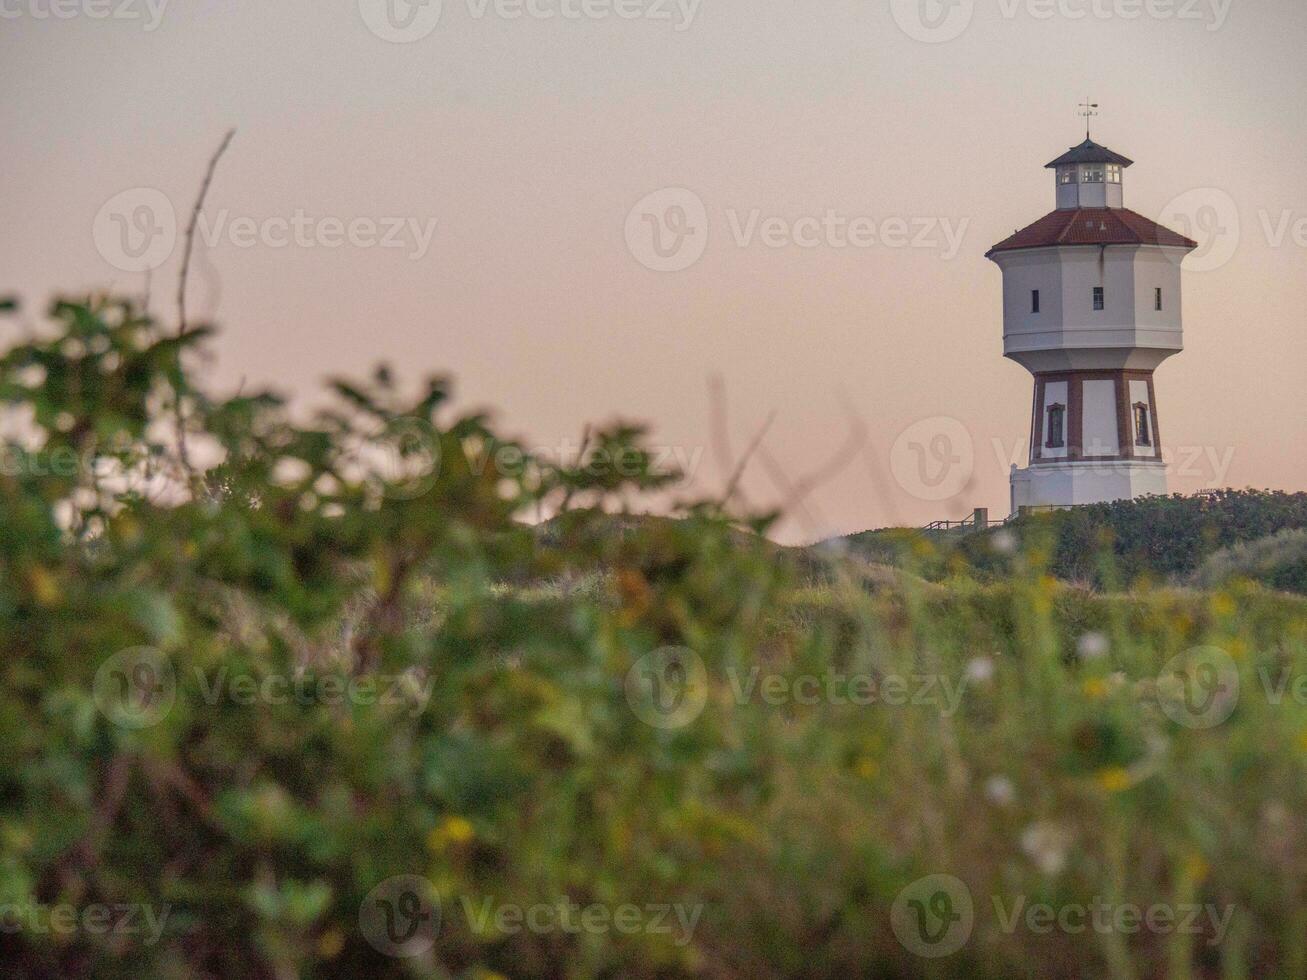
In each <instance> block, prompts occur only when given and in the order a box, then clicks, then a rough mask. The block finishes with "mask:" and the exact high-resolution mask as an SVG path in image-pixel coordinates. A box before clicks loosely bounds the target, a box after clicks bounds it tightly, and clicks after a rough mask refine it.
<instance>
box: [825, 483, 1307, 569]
mask: <svg viewBox="0 0 1307 980" xmlns="http://www.w3.org/2000/svg"><path fill="white" fill-rule="evenodd" d="M1298 529H1307V493H1284V492H1281V491H1266V490H1218V491H1213V492H1210V493H1206V494H1203V495H1200V496H1194V497H1184V496H1180V495H1178V494H1177V495H1173V496H1170V497H1143V498H1139V499H1136V500H1121V501H1117V502H1115V503H1109V504H1091V505H1087V506H1083V507H1075V508H1072V509H1069V510H1057V511H1041V512H1036V513H1033V514H1030V515H1027V516H1023V517H1020V518H1018V519H1016V520H1014V521H1012V522H1011V523H1010V524H1008V525H1006V526H1005V527H1002V528H996V529H991V530H989V531H986V532H967V531H966V530H965V529H964V530H963V531H961V532H959V531H953V532H950V533H947V534H943V535H937V536H935V537H934V538H933V541H934V544H935V545H936V548H935V554H934V557H933V560H932V561H930V562H928V563H922V562H920V561H919V560H918V561H917V562H916V564H917V567H918V568H919V569H920V570H922V571H924V572H925V573H926V574H927V575H929V576H931V577H932V578H936V579H938V578H943V577H947V576H948V575H951V574H957V573H960V572H965V573H967V574H972V575H979V576H982V577H988V578H992V579H1001V578H1003V577H1005V576H1007V575H1008V574H1010V572H1011V570H1012V562H1011V560H1010V554H1011V551H1010V549H1007V548H1005V547H1003V546H1002V542H1003V541H1005V540H1008V539H1012V538H1018V539H1019V538H1024V537H1027V536H1029V535H1032V534H1034V535H1037V536H1039V537H1040V538H1041V540H1045V541H1047V542H1048V543H1049V548H1050V553H1049V559H1048V570H1049V571H1050V572H1051V573H1052V574H1053V575H1055V576H1057V577H1058V578H1059V579H1061V580H1063V581H1066V582H1073V583H1078V584H1083V585H1088V586H1091V587H1093V588H1096V589H1113V588H1119V587H1124V586H1129V585H1133V584H1136V583H1140V582H1144V581H1151V582H1153V583H1158V582H1181V581H1185V580H1187V579H1188V578H1189V577H1190V576H1192V575H1193V574H1194V573H1195V572H1196V571H1197V570H1198V568H1199V566H1200V565H1202V564H1203V562H1204V561H1206V560H1207V559H1209V558H1210V557H1211V556H1213V555H1215V554H1216V553H1217V552H1218V551H1221V550H1223V549H1228V548H1232V547H1235V546H1237V545H1241V544H1246V543H1249V542H1253V541H1257V540H1260V539H1262V538H1266V537H1270V536H1271V535H1275V534H1278V533H1279V532H1281V531H1286V530H1298ZM920 537H921V536H920V535H919V534H918V533H916V532H913V531H904V530H896V529H889V530H883V531H867V532H864V533H863V534H858V535H853V536H851V537H850V538H848V539H846V540H847V542H848V545H849V547H850V548H851V549H852V550H853V551H854V552H855V553H856V554H859V555H862V556H864V557H866V558H868V559H870V560H875V561H883V562H890V563H895V564H905V563H912V562H913V561H914V553H915V552H916V550H917V549H918V547H919V541H920ZM996 541H997V542H998V543H999V546H997V547H996V546H995V542H996Z"/></svg>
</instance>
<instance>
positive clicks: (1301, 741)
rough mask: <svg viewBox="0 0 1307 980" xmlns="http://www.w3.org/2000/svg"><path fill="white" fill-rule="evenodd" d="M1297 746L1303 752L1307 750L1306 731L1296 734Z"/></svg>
mask: <svg viewBox="0 0 1307 980" xmlns="http://www.w3.org/2000/svg"><path fill="white" fill-rule="evenodd" d="M1298 748H1300V749H1302V750H1303V751H1304V752H1307V732H1303V733H1302V734H1301V735H1299V736H1298Z"/></svg>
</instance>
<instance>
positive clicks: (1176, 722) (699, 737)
mask: <svg viewBox="0 0 1307 980" xmlns="http://www.w3.org/2000/svg"><path fill="white" fill-rule="evenodd" d="M51 320H52V323H51V329H48V330H46V331H45V332H44V333H43V334H41V335H40V336H37V337H33V338H30V339H28V340H25V341H23V342H21V343H19V344H17V345H16V346H14V347H13V348H12V349H10V350H9V351H8V352H6V353H4V354H3V356H0V399H3V401H4V402H5V403H6V405H7V406H8V407H9V409H10V415H11V416H12V417H13V418H14V419H16V420H17V430H18V431H16V432H14V433H12V434H11V435H10V436H9V438H8V439H7V440H6V442H5V443H4V449H5V458H6V462H7V464H8V465H6V466H5V467H3V469H2V470H0V616H3V623H4V627H5V630H4V656H3V658H2V659H0V975H3V976H6V977H18V978H27V977H32V978H47V977H49V978H55V977H59V978H63V977H74V978H80V977H94V978H110V980H113V978H139V977H163V978H173V977H175V978H179V980H180V978H197V980H198V978H201V977H204V978H216V977H223V978H225V977H232V978H235V977H256V978H285V977H325V978H335V977H339V978H355V977H360V976H365V977H373V978H377V980H382V978H400V977H413V976H423V977H460V978H469V980H474V978H475V980H489V978H493V977H496V976H505V977H541V978H554V977H575V978H590V977H594V978H607V977H619V976H621V977H636V978H641V977H644V978H663V977H707V978H730V977H739V976H749V977H814V978H817V977H832V976H884V977H907V976H918V975H938V976H949V975H967V976H977V977H994V978H998V977H1011V976H1044V977H1075V976H1112V977H1121V978H1124V977H1139V978H1143V977H1162V976H1166V977H1170V978H1177V980H1178V978H1198V977H1207V976H1217V975H1225V976H1268V975H1285V976H1297V975H1302V973H1303V966H1304V963H1307V929H1305V928H1304V924H1305V922H1307V919H1305V917H1304V912H1303V910H1304V908H1307V903H1305V902H1304V895H1303V882H1304V881H1307V835H1304V834H1302V833H1301V832H1300V828H1299V826H1298V822H1297V816H1296V815H1298V814H1301V813H1302V812H1304V811H1305V810H1307V778H1304V777H1305V776H1307V771H1305V770H1307V703H1305V702H1304V701H1303V700H1299V699H1298V698H1297V697H1296V696H1295V693H1294V692H1297V691H1298V686H1296V685H1294V681H1295V680H1298V679H1302V678H1307V615H1305V614H1304V606H1305V604H1304V603H1303V602H1302V601H1300V600H1297V599H1295V598H1293V597H1289V596H1283V595H1279V594H1275V593H1270V592H1266V591H1263V590H1260V589H1257V588H1254V587H1247V586H1243V585H1238V584H1235V585H1232V586H1231V587H1230V589H1229V590H1228V591H1222V592H1218V593H1213V594H1211V595H1206V594H1198V593H1192V592H1175V593H1172V592H1166V591H1149V590H1142V591H1138V592H1135V593H1130V594H1118V595H1112V596H1103V595H1100V594H1095V593H1093V592H1090V591H1087V590H1083V589H1072V588H1068V587H1066V586H1064V585H1061V584H1059V583H1058V582H1056V581H1055V580H1054V579H1053V578H1052V577H1051V576H1050V574H1049V561H1050V560H1052V558H1051V556H1052V555H1053V554H1054V551H1053V550H1052V549H1051V548H1050V547H1048V546H1047V542H1045V543H1043V544H1041V543H1040V542H1039V541H1038V540H1037V535H1036V536H1032V537H1030V538H1029V540H1028V541H1027V542H1026V544H1027V546H1026V547H1024V548H1020V549H1007V550H1003V551H996V552H995V555H997V556H998V557H1000V558H1001V559H1002V561H1003V562H1005V563H1006V564H1005V574H1004V575H1003V576H1002V578H1001V580H996V581H994V582H990V583H979V582H977V581H974V580H971V579H969V578H967V577H965V576H962V575H957V574H953V575H952V576H951V577H950V578H949V581H948V582H947V583H946V584H945V585H936V584H931V583H927V582H926V581H924V580H923V579H922V578H920V577H918V576H915V575H912V574H905V573H902V572H892V571H889V570H886V569H883V568H874V567H872V568H869V567H868V566H866V565H865V564H863V563H861V562H859V561H848V560H845V559H844V558H841V557H839V556H838V555H836V554H835V553H834V552H831V551H827V550H816V551H813V552H811V553H808V554H805V555H799V556H795V555H787V554H786V553H785V552H784V551H782V550H781V549H778V548H776V547H775V546H773V545H771V544H769V543H767V542H766V541H765V540H764V539H763V538H762V537H761V536H760V534H759V532H760V531H764V530H765V529H766V527H767V521H766V520H765V519H758V520H755V521H744V522H742V521H739V520H732V519H729V518H728V517H727V516H726V515H725V514H723V513H722V511H721V508H720V507H718V506H716V505H715V504H713V503H712V502H705V503H697V504H691V505H687V506H685V507H683V508H681V509H680V510H679V511H677V513H676V514H675V515H673V517H671V518H659V519H641V518H639V517H637V516H635V515H632V514H631V513H629V512H628V511H627V510H626V503H627V502H628V501H633V500H638V499H639V497H640V494H641V493H643V492H644V491H647V490H651V489H657V488H660V487H664V486H666V484H667V483H668V481H669V480H671V479H672V474H667V473H662V472H658V471H657V470H656V469H655V468H654V467H653V464H652V457H651V456H650V455H649V454H648V453H647V452H645V451H644V449H643V448H642V445H643V438H642V434H641V432H640V430H639V429H638V428H634V427H631V426H625V425H620V424H619V425H615V426H613V427H611V428H608V429H605V430H602V431H600V432H598V433H597V434H596V435H595V437H594V438H593V440H590V441H588V442H587V446H586V449H585V451H584V452H583V453H582V454H581V455H580V457H579V458H578V459H577V460H576V461H575V462H574V463H573V464H569V465H565V466H558V465H552V464H549V463H547V462H545V461H541V460H536V459H532V458H530V457H529V455H527V454H524V453H522V452H521V450H520V447H518V446H517V445H516V444H514V443H513V442H512V441H511V440H505V439H503V438H502V437H501V436H500V435H498V434H497V433H496V432H495V431H494V429H493V428H492V426H491V423H490V421H489V420H488V419H486V418H483V417H481V416H475V415H458V414H457V413H454V412H452V410H451V408H450V406H449V404H448V386H447V384H446V383H445V382H444V381H442V380H440V379H435V380H432V381H430V382H429V383H427V384H426V385H425V386H424V387H423V388H422V390H421V391H419V392H418V393H417V394H416V396H415V397H411V398H407V399H406V398H404V397H402V396H401V394H400V392H399V386H398V385H397V384H396V382H395V379H394V378H392V377H391V375H390V374H389V372H387V371H384V370H382V371H378V372H377V373H376V374H375V375H374V376H373V377H372V378H371V379H370V380H369V381H368V382H367V383H350V382H337V383H335V384H334V385H333V392H334V394H335V403H334V405H333V407H331V408H330V409H328V410H326V411H324V412H323V413H322V414H321V415H320V416H319V417H317V418H315V419H313V420H312V421H311V422H309V423H302V422H297V421H296V420H295V419H294V418H293V417H292V416H291V414H290V413H288V412H287V410H286V408H285V406H284V405H283V404H282V402H281V401H280V399H278V398H277V397H276V396H274V395H272V394H268V393H255V394H242V395H239V396H236V397H233V398H214V397H212V396H210V395H207V394H206V393H204V392H203V391H202V390H200V389H199V388H198V387H197V386H196V385H195V384H194V383H193V380H192V378H191V377H190V375H189V372H188V371H187V370H185V364H184V363H183V359H184V357H185V356H186V355H187V353H188V352H190V351H193V350H195V349H196V348H197V346H198V345H199V344H200V343H201V342H202V341H203V339H204V337H205V336H206V334H205V333H204V332H200V331H197V332H194V333H191V334H188V335H187V336H185V337H181V338H178V337H175V336H170V335H167V334H165V333H163V332H162V331H161V330H160V329H159V328H158V326H157V325H156V324H153V323H151V322H150V321H149V320H147V319H146V318H144V317H142V316H141V315H140V314H139V313H138V311H136V310H135V309H134V308H133V307H132V306H131V305H130V304H125V303H114V302H105V301H96V302H91V303H59V304H57V305H56V306H55V307H54V308H53V310H52V316H51ZM179 424H180V426H181V427H182V428H181V431H182V433H183V434H184V438H179V432H178V426H179ZM500 450H503V452H502V453H501V452H500ZM614 458H621V459H622V460H623V465H622V466H621V467H617V468H615V467H613V466H612V465H611V463H612V460H613V459H614ZM560 509H561V510H562V513H561V514H559V516H557V517H555V518H554V519H553V520H551V521H550V522H549V523H548V526H547V527H544V528H536V527H532V526H530V525H529V524H528V523H527V521H528V519H530V518H532V517H534V516H535V515H537V514H539V513H541V512H542V511H543V512H545V513H552V512H554V511H557V510H560ZM1259 520H1260V518H1259ZM1036 530H1038V529H1036ZM911 551H912V555H913V556H914V557H911V558H909V559H905V560H908V561H915V562H917V563H919V564H920V565H921V566H933V565H934V564H935V563H943V564H944V565H946V566H949V567H950V568H953V569H954V571H956V566H955V563H954V560H953V556H941V554H939V553H937V552H936V551H935V550H934V548H933V546H931V545H929V544H928V543H925V544H914V545H913V546H912V549H911ZM1009 552H1010V553H1009ZM1044 556H1048V557H1044ZM1200 646H1201V647H1203V648H1220V651H1218V654H1219V655H1205V656H1214V657H1215V658H1216V659H1215V660H1214V661H1211V662H1206V661H1205V662H1203V663H1200V664H1197V665H1193V670H1192V671H1191V670H1190V659H1191V658H1192V657H1193V656H1194V654H1193V650H1194V648H1196V647H1200ZM1176 658H1179V659H1178V660H1177V659H1176ZM1222 658H1223V659H1222ZM1177 664H1179V666H1176V665H1177ZM1168 665H1170V666H1168ZM1199 668H1203V669H1205V670H1215V672H1216V673H1215V676H1216V678H1217V679H1218V680H1220V681H1221V686H1220V687H1219V689H1213V690H1211V691H1208V693H1213V691H1215V692H1216V693H1219V694H1220V697H1219V698H1216V699H1215V700H1213V701H1212V702H1211V703H1212V704H1213V705H1215V706H1216V707H1218V708H1222V709H1224V708H1229V709H1230V713H1229V717H1228V719H1227V718H1224V717H1223V718H1220V719H1218V720H1217V721H1216V722H1213V723H1211V724H1206V723H1204V724H1194V723H1193V721H1194V716H1192V715H1186V714H1184V713H1183V712H1182V709H1184V710H1191V706H1190V705H1189V702H1188V700H1187V698H1188V696H1189V695H1190V694H1191V693H1192V692H1191V689H1190V685H1189V681H1188V678H1189V675H1190V673H1193V674H1194V675H1195V676H1198V677H1200V678H1201V677H1203V676H1205V675H1204V673H1203V670H1200V669H1199ZM1217 668H1220V669H1219V670H1218V669H1217ZM1263 677H1269V678H1272V679H1274V680H1276V682H1277V684H1278V682H1279V681H1280V680H1284V681H1285V684H1286V685H1289V686H1287V687H1278V686H1277V687H1275V688H1274V690H1286V691H1288V692H1290V693H1289V694H1288V695H1286V696H1285V697H1283V698H1271V697H1269V696H1266V694H1265V692H1264V690H1263V688H1262V686H1261V679H1262V678H1263ZM1177 684H1178V685H1179V688H1178V691H1177ZM851 685H857V686H851ZM1236 690H1241V691H1242V692H1243V695H1242V696H1241V697H1238V698H1233V697H1232V696H1231V693H1232V692H1234V691H1236ZM814 692H815V694H814ZM859 692H860V695H859ZM1199 693H1202V692H1199ZM1181 695H1183V697H1181ZM1200 720H1201V719H1200ZM934 875H949V876H952V878H953V879H956V880H957V882H958V883H959V884H960V885H961V887H962V888H964V889H966V890H967V892H968V894H969V895H970V896H971V898H972V899H974V902H973V904H974V928H973V929H971V930H970V931H969V932H968V933H967V935H966V937H964V939H965V941H963V942H961V943H960V944H959V946H958V948H957V949H956V951H954V952H952V953H951V955H950V956H949V958H947V959H941V960H938V961H935V960H927V959H923V958H921V957H919V956H918V955H917V953H916V952H914V950H913V947H912V943H911V942H910V941H909V940H905V939H904V934H903V932H902V928H903V926H904V923H905V922H909V923H910V921H911V920H910V918H905V915H906V914H907V913H905V912H904V911H903V910H904V909H909V908H910V903H911V902H912V901H917V899H916V898H914V897H913V896H914V895H915V894H916V893H915V892H914V889H918V888H920V887H922V883H923V882H925V883H927V884H929V883H930V882H932V881H933V880H934V879H933V878H932V877H931V876H934ZM932 887H933V886H932ZM941 894H942V893H932V894H925V895H922V896H921V904H919V905H918V907H917V908H918V911H919V912H920V911H923V910H925V909H926V907H927V906H929V907H931V908H933V909H936V910H938V909H939V906H938V902H936V899H937V898H939V897H940V895H941ZM1095 901H1106V902H1109V903H1111V904H1112V905H1113V906H1114V907H1118V908H1119V907H1121V906H1123V905H1124V904H1127V903H1129V904H1133V905H1138V906H1140V907H1145V908H1146V907H1149V906H1151V905H1156V904H1159V903H1161V904H1164V905H1166V906H1167V907H1172V906H1175V907H1187V906H1189V905H1196V906H1201V907H1202V908H1204V909H1207V908H1210V909H1213V910H1218V911H1219V912H1220V914H1221V916H1222V919H1221V921H1222V922H1223V923H1224V925H1223V926H1220V927H1219V928H1218V926H1217V925H1215V924H1213V923H1212V922H1210V921H1208V920H1207V919H1204V920H1203V923H1202V924H1201V926H1200V927H1199V928H1198V929H1197V931H1180V930H1175V929H1171V930H1164V929H1149V930H1144V931H1142V932H1138V931H1134V932H1128V933H1127V932H1123V931H1120V930H1109V931H1108V932H1106V933H1103V932H1099V931H1094V930H1091V931H1088V932H1085V933H1083V934H1078V935H1068V934H1065V933H1061V934H1059V933H1056V932H1054V933H1052V934H1049V933H1046V932H1044V931H1041V930H1037V929H1031V928H1028V927H1027V925H1026V924H1025V920H1024V919H1023V920H1021V921H1020V922H1019V923H1018V924H1017V925H1015V926H1012V927H1011V928H1004V927H1003V922H1004V921H1005V919H1004V916H1003V915H1001V914H999V913H998V912H997V911H996V906H998V905H1001V906H1003V907H1005V908H1007V909H1011V908H1012V907H1014V905H1016V904H1017V903H1019V902H1028V903H1041V904H1044V903H1046V904H1049V905H1051V906H1053V907H1057V908H1063V907H1066V906H1068V905H1069V904H1080V905H1085V906H1088V905H1090V904H1092V903H1094V902H1095ZM437 909H438V910H440V912H441V913H442V914H441V915H440V916H436V915H435V912H436V911H437ZM896 909H898V911H896ZM945 911H947V912H949V913H951V914H952V913H956V915H957V917H958V918H957V919H956V920H954V919H952V918H948V917H943V916H942V917H941V918H942V920H943V921H945V922H947V923H951V922H953V921H961V919H962V915H961V912H960V911H958V910H957V909H956V908H955V907H954V906H952V905H949V906H948V907H947V908H946V909H945ZM523 912H525V913H526V921H524V920H523V918H522V917H521V913H523ZM1227 913H1228V915H1227ZM531 922H534V923H535V925H534V926H532V925H531ZM970 924H971V923H968V925H970ZM949 929H950V930H951V929H952V925H949ZM399 954H405V955H399ZM407 954H412V955H407Z"/></svg>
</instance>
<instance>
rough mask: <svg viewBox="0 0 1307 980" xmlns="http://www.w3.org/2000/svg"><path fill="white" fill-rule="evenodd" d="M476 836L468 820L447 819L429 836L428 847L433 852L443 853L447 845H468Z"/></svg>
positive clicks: (460, 818)
mask: <svg viewBox="0 0 1307 980" xmlns="http://www.w3.org/2000/svg"><path fill="white" fill-rule="evenodd" d="M475 836H476V831H475V830H474V829H473V827H472V824H471V822H470V821H468V820H467V818H465V817H446V818H445V819H444V820H443V821H442V822H441V824H440V826H438V827H435V828H433V829H432V831H431V833H430V834H428V835H427V847H428V848H430V849H431V850H432V851H443V850H444V849H445V846H446V845H447V844H466V843H467V842H468V841H470V840H471V839H472V838H473V837H475Z"/></svg>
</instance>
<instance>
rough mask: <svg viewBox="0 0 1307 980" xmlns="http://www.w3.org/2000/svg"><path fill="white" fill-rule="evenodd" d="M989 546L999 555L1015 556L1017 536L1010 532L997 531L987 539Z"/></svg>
mask: <svg viewBox="0 0 1307 980" xmlns="http://www.w3.org/2000/svg"><path fill="white" fill-rule="evenodd" d="M989 546H990V547H991V548H993V549H994V550H995V551H997V552H998V553H999V554H1000V555H1012V554H1016V550H1017V536H1016V535H1015V534H1013V533H1012V532H1011V531H999V532H998V533H997V534H995V535H994V536H993V537H991V538H990V539H989Z"/></svg>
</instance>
